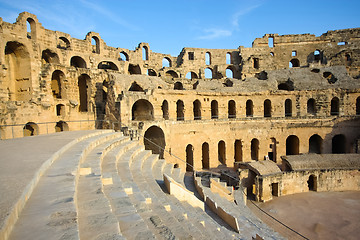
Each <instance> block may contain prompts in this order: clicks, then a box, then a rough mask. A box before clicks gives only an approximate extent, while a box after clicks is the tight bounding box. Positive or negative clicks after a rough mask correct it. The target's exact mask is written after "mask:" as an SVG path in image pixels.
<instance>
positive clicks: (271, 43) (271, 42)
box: [268, 37, 274, 48]
mask: <svg viewBox="0 0 360 240" xmlns="http://www.w3.org/2000/svg"><path fill="white" fill-rule="evenodd" d="M268 46H269V47H270V48H273V47H274V37H268Z"/></svg>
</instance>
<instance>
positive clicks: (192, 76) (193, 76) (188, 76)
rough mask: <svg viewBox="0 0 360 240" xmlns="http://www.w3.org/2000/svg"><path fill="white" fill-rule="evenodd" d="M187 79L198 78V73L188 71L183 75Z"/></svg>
mask: <svg viewBox="0 0 360 240" xmlns="http://www.w3.org/2000/svg"><path fill="white" fill-rule="evenodd" d="M185 77H186V78H187V79H197V78H199V77H198V75H197V74H196V73H194V72H188V73H187V74H186V76H185Z"/></svg>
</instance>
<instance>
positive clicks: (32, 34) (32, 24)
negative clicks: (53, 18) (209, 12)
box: [26, 17, 36, 40]
mask: <svg viewBox="0 0 360 240" xmlns="http://www.w3.org/2000/svg"><path fill="white" fill-rule="evenodd" d="M26 22H27V24H28V25H29V27H30V29H29V30H30V32H28V35H27V37H28V38H30V39H33V40H36V22H35V20H34V19H32V18H30V17H29V18H27V19H26Z"/></svg>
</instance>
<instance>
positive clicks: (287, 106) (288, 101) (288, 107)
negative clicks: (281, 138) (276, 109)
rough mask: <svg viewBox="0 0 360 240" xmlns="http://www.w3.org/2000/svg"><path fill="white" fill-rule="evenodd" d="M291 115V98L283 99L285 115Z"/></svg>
mask: <svg viewBox="0 0 360 240" xmlns="http://www.w3.org/2000/svg"><path fill="white" fill-rule="evenodd" d="M291 116H292V101H291V99H286V100H285V117H291Z"/></svg>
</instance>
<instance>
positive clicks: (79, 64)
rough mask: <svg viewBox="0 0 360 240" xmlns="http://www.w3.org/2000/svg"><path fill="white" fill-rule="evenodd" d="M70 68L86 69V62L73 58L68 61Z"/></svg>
mask: <svg viewBox="0 0 360 240" xmlns="http://www.w3.org/2000/svg"><path fill="white" fill-rule="evenodd" d="M70 66H72V67H76V68H86V62H85V60H84V59H83V58H82V57H79V56H73V57H72V58H71V59H70Z"/></svg>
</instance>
